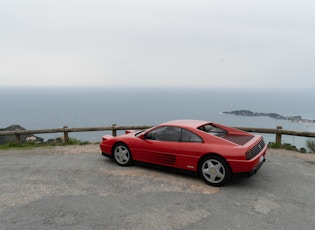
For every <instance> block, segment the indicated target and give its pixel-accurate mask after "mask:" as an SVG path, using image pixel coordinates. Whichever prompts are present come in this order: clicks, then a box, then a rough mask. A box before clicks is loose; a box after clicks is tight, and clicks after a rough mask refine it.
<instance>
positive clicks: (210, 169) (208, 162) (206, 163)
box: [198, 155, 232, 187]
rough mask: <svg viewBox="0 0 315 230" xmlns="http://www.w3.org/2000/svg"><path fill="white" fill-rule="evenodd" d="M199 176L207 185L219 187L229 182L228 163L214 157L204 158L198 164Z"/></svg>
mask: <svg viewBox="0 0 315 230" xmlns="http://www.w3.org/2000/svg"><path fill="white" fill-rule="evenodd" d="M198 171H199V175H200V176H201V178H202V179H203V180H204V181H205V182H206V183H207V184H209V185H212V186H214V187H220V186H222V185H224V184H226V183H227V182H229V181H230V179H231V176H232V172H231V168H230V166H229V165H228V163H227V162H226V161H225V160H224V159H223V158H221V157H219V156H216V155H209V156H205V157H204V158H202V159H201V161H200V164H199V168H198Z"/></svg>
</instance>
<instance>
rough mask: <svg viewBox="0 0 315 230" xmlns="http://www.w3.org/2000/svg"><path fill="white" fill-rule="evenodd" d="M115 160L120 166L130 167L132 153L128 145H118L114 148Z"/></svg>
mask: <svg viewBox="0 0 315 230" xmlns="http://www.w3.org/2000/svg"><path fill="white" fill-rule="evenodd" d="M113 154H114V159H115V161H116V163H117V164H118V165H120V166H129V165H131V164H132V156H131V152H130V150H129V148H128V146H127V145H125V144H123V143H118V144H116V145H115V146H114V148H113Z"/></svg>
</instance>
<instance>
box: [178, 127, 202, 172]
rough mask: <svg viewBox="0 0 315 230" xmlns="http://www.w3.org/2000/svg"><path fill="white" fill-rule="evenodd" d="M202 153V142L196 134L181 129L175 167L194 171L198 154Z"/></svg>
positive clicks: (198, 157)
mask: <svg viewBox="0 0 315 230" xmlns="http://www.w3.org/2000/svg"><path fill="white" fill-rule="evenodd" d="M203 153H204V143H203V140H202V138H201V137H199V136H198V135H197V134H195V133H193V132H191V131H189V130H186V129H182V137H181V142H180V148H179V154H178V156H177V165H176V167H177V168H181V169H185V170H191V171H196V170H197V167H198V161H199V159H200V156H201V155H202V154H203Z"/></svg>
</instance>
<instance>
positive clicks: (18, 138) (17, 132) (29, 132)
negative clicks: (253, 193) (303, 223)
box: [0, 124, 315, 144]
mask: <svg viewBox="0 0 315 230" xmlns="http://www.w3.org/2000/svg"><path fill="white" fill-rule="evenodd" d="M151 127H152V126H117V125H116V124H113V125H112V126H105V127H87V128H68V126H64V127H63V128H59V129H39V130H15V131H0V136H15V137H16V141H17V143H21V135H34V134H47V133H63V136H64V141H65V142H68V140H69V133H70V132H93V131H112V135H113V136H116V135H117V130H142V129H148V128H151ZM235 128H237V129H240V130H244V131H246V132H254V133H266V134H275V136H276V138H275V143H278V144H281V138H282V135H291V136H301V137H315V133H312V132H299V131H291V130H284V129H282V127H281V126H277V127H276V128H275V129H268V128H247V127H235Z"/></svg>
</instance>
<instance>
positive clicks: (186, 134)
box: [182, 129, 203, 142]
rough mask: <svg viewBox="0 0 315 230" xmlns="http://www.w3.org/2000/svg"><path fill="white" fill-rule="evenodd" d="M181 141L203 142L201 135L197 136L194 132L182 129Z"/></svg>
mask: <svg viewBox="0 0 315 230" xmlns="http://www.w3.org/2000/svg"><path fill="white" fill-rule="evenodd" d="M182 142H203V141H202V139H201V137H199V136H197V135H196V134H194V133H192V132H190V131H188V130H186V129H183V131H182Z"/></svg>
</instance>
